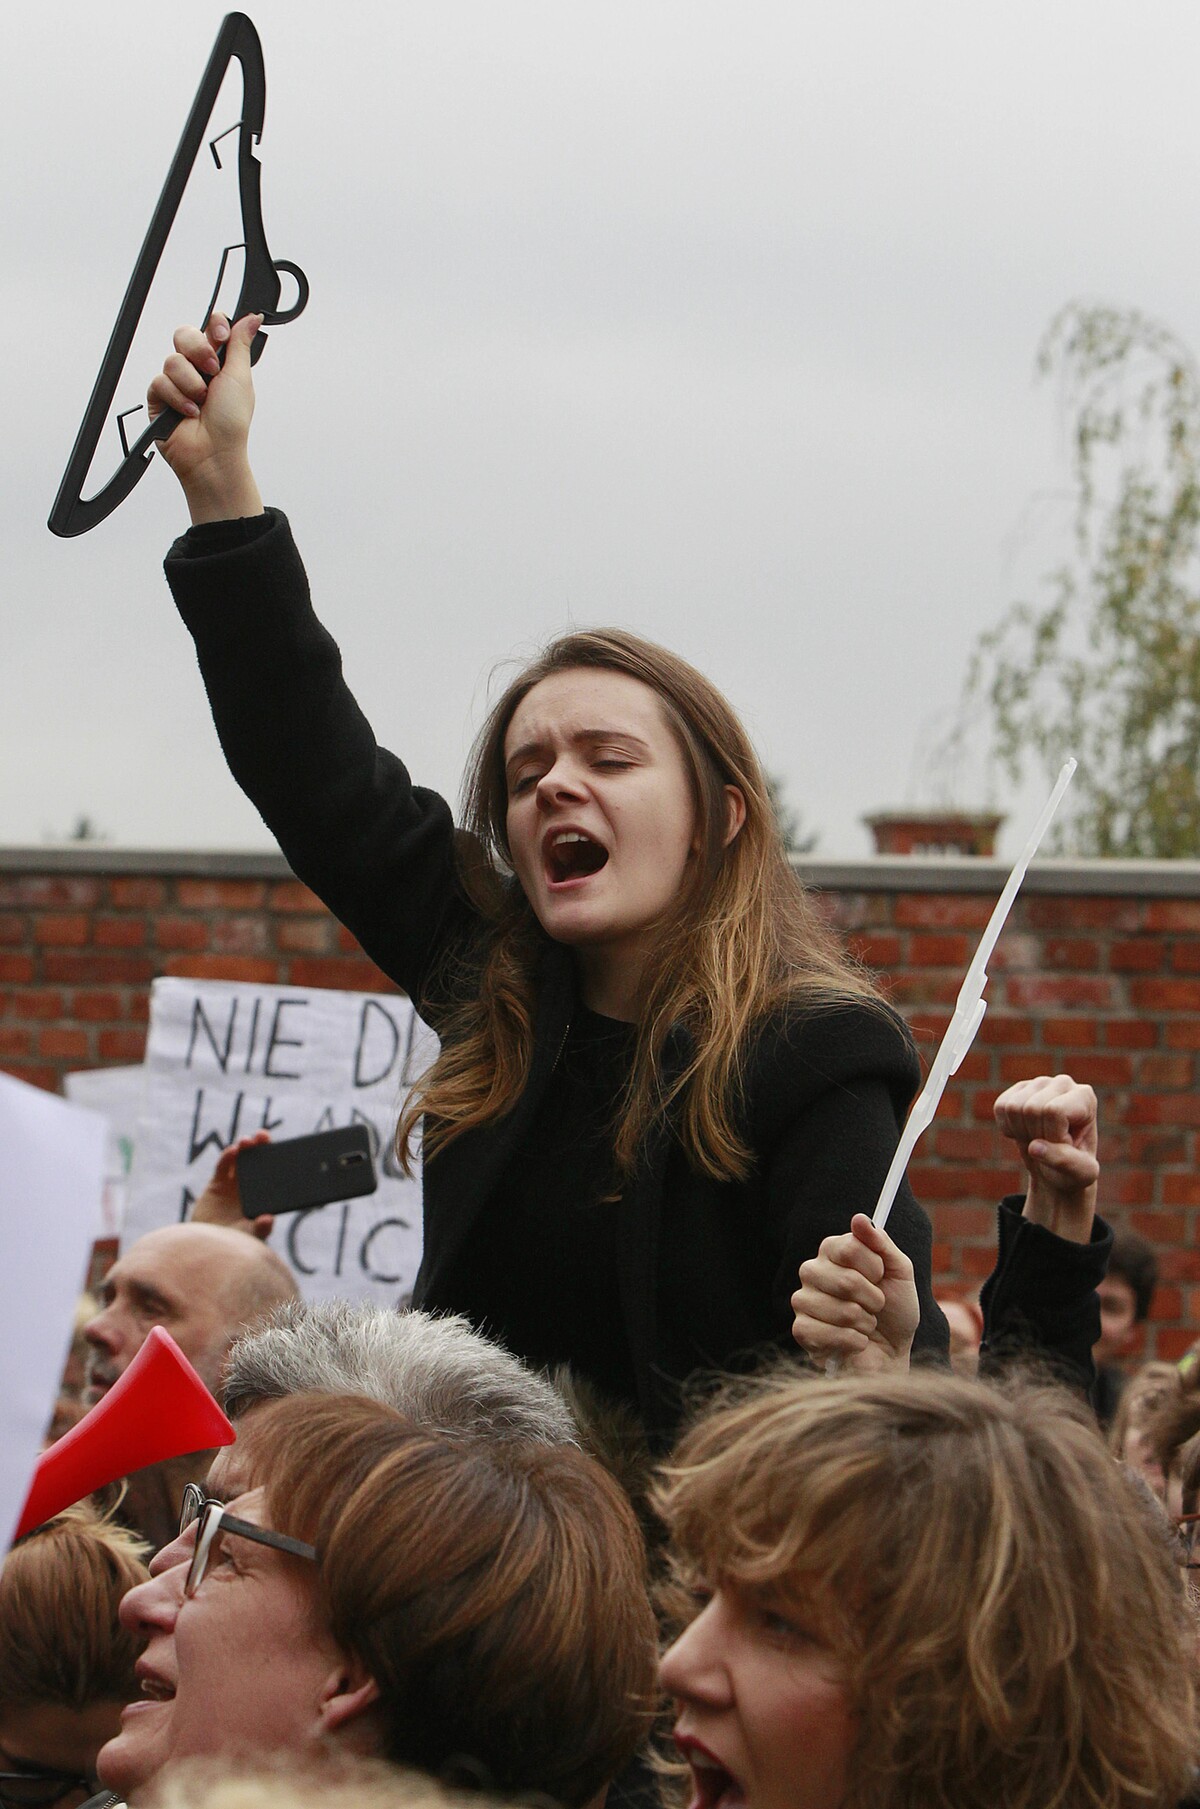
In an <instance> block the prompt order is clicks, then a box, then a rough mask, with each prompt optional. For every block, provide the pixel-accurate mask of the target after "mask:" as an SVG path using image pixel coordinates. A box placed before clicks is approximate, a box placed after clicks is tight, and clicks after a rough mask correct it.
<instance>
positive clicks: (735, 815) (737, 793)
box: [725, 785, 746, 848]
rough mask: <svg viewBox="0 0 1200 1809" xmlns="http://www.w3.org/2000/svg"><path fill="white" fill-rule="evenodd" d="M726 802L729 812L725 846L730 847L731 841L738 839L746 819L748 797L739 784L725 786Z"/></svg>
mask: <svg viewBox="0 0 1200 1809" xmlns="http://www.w3.org/2000/svg"><path fill="white" fill-rule="evenodd" d="M725 804H726V808H727V810H728V813H729V814H728V817H727V819H726V823H725V846H726V847H727V848H728V846H729V844H730V842H734V841H736V840H737V838H738V836H739V835H740V834H741V831H742V824H743V823H744V822H745V821H746V799H745V796H744V794H743V793H742V791H741V788H740V787H739V786H737V785H727V786H726V787H725Z"/></svg>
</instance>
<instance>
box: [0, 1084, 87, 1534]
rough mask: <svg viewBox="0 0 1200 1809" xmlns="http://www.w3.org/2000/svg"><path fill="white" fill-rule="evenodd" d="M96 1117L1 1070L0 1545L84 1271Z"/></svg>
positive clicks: (58, 1371) (34, 1449)
mask: <svg viewBox="0 0 1200 1809" xmlns="http://www.w3.org/2000/svg"><path fill="white" fill-rule="evenodd" d="M105 1134H106V1127H105V1122H104V1120H103V1118H101V1117H100V1116H99V1115H98V1114H97V1113H95V1112H87V1111H84V1110H82V1108H81V1107H79V1106H73V1105H68V1104H67V1102H66V1101H65V1100H63V1099H56V1098H55V1096H54V1095H53V1093H43V1092H42V1091H40V1089H39V1088H37V1087H28V1086H26V1085H25V1084H24V1082H23V1081H19V1080H13V1079H12V1077H11V1076H10V1075H7V1074H0V1225H2V1226H3V1228H4V1261H3V1262H2V1263H0V1324H3V1326H4V1345H3V1356H2V1357H0V1552H3V1551H4V1550H5V1549H6V1548H7V1546H8V1542H9V1539H10V1537H11V1534H12V1529H13V1527H15V1526H16V1524H17V1516H18V1515H19V1513H20V1512H21V1509H22V1507H23V1506H24V1504H25V1497H26V1495H27V1494H28V1492H29V1484H30V1480H31V1478H32V1476H33V1466H34V1464H35V1463H36V1461H37V1457H38V1453H39V1451H40V1450H41V1445H42V1440H43V1438H44V1437H45V1435H46V1428H47V1426H48V1425H49V1424H50V1416H51V1414H52V1412H53V1410H54V1402H55V1397H56V1396H57V1393H58V1385H59V1381H60V1379H61V1377H62V1372H63V1364H64V1363H65V1361H66V1356H67V1348H68V1346H69V1344H70V1341H71V1328H72V1325H73V1323H74V1317H75V1302H76V1300H77V1299H78V1297H79V1295H80V1294H81V1293H82V1291H83V1285H84V1282H85V1281H86V1279H87V1266H88V1258H89V1256H90V1254H91V1248H92V1239H93V1237H94V1236H95V1231H96V1226H97V1224H98V1222H99V1218H100V1191H101V1187H102V1185H103V1180H104V1139H105Z"/></svg>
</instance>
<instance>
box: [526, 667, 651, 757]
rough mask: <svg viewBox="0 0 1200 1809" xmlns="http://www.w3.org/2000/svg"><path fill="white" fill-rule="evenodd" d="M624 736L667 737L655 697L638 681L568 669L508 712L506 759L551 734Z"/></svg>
mask: <svg viewBox="0 0 1200 1809" xmlns="http://www.w3.org/2000/svg"><path fill="white" fill-rule="evenodd" d="M599 729H612V730H616V731H620V730H622V729H624V730H628V731H630V732H632V733H633V734H640V735H644V736H646V737H647V738H651V737H655V738H656V737H658V736H659V735H662V734H664V733H669V731H668V729H667V722H666V717H665V716H664V714H663V708H662V702H661V699H660V698H659V695H658V693H657V692H656V691H654V690H653V689H652V688H651V687H650V686H649V685H647V684H644V683H643V682H642V680H641V679H640V678H633V677H631V676H630V674H629V673H627V672H610V671H608V670H607V669H605V668H603V667H589V666H579V667H576V666H572V667H570V668H568V670H567V671H565V672H551V673H550V674H549V675H548V676H547V677H546V678H543V679H539V681H538V683H537V684H536V685H534V686H533V687H532V688H531V689H530V690H529V691H527V692H526V693H525V696H524V697H523V698H522V699H521V701H520V703H519V704H518V705H517V707H516V709H515V710H514V711H513V714H512V718H511V720H510V721H509V725H508V729H507V732H506V734H505V737H504V752H505V756H506V758H507V757H508V756H510V755H511V754H512V752H513V750H514V749H515V748H517V747H519V746H521V745H522V743H524V742H526V741H533V740H537V739H538V738H539V737H542V736H545V735H548V734H554V735H560V734H564V733H565V734H579V733H585V732H587V733H590V732H592V731H595V730H599Z"/></svg>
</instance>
